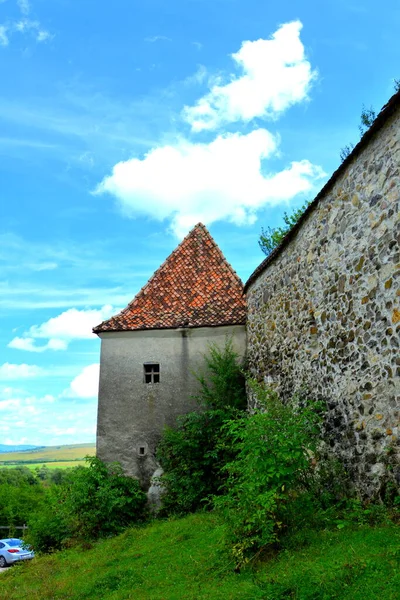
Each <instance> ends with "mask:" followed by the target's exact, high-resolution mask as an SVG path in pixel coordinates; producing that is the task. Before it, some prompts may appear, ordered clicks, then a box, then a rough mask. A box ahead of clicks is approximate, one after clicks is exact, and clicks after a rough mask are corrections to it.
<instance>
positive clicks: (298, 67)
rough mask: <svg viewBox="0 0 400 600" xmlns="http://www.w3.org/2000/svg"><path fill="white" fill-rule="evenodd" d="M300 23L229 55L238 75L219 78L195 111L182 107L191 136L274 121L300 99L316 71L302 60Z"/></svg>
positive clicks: (305, 92)
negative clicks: (235, 125)
mask: <svg viewBox="0 0 400 600" xmlns="http://www.w3.org/2000/svg"><path fill="white" fill-rule="evenodd" d="M301 29H302V24H301V22H300V21H293V22H291V23H285V24H284V25H282V26H281V27H279V29H278V30H277V31H276V32H275V33H274V34H273V35H272V36H271V38H270V39H269V40H265V39H259V40H256V41H245V42H243V43H242V46H241V48H240V50H239V51H238V52H236V53H235V54H232V55H231V56H232V59H233V61H234V63H235V67H236V68H237V69H240V70H241V74H240V75H233V74H231V75H230V76H229V77H224V76H219V77H217V78H214V80H212V81H211V89H210V91H209V92H208V93H207V94H206V95H205V96H203V97H202V98H200V100H198V101H197V102H196V104H195V105H194V106H185V108H184V110H183V117H184V119H185V120H186V121H187V122H188V123H189V124H190V125H191V128H192V131H194V132H199V131H203V130H214V129H217V128H218V127H220V126H221V125H225V124H227V123H233V122H237V121H245V122H247V121H250V120H251V119H254V118H255V117H261V118H276V117H278V116H279V115H280V114H281V113H282V112H283V111H285V110H286V109H287V108H289V107H290V106H292V105H293V104H295V103H297V102H300V101H302V100H305V99H306V98H307V94H308V91H309V89H310V85H311V82H312V81H313V79H314V78H315V77H316V72H315V71H314V70H313V69H312V68H311V64H310V63H309V61H308V60H307V59H306V57H305V51H304V46H303V44H302V42H301V40H300V31H301Z"/></svg>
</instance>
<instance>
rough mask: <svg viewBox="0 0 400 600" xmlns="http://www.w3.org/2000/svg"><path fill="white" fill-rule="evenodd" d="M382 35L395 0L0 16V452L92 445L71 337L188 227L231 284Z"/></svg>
mask: <svg viewBox="0 0 400 600" xmlns="http://www.w3.org/2000/svg"><path fill="white" fill-rule="evenodd" d="M399 30H400V5H399V4H398V2H397V0H388V1H387V2H385V3H384V5H382V9H378V8H377V4H376V2H372V0H362V1H361V0H354V1H353V0H334V1H330V0H326V1H325V2H320V1H317V0H297V1H294V0H292V1H291V0H287V1H286V2H285V3H277V2H268V1H266V0H264V1H261V0H257V1H256V0H246V1H244V0H169V1H168V2H165V0H146V1H145V2H138V1H137V0H114V2H112V3H109V2H103V1H101V0H96V1H95V0H81V1H80V2H77V1H76V0H0V72H1V80H0V202H1V217H2V218H1V222H0V414H1V419H0V443H10V444H11V443H31V444H45V445H51V444H63V443H77V442H90V441H94V439H95V425H96V409H97V398H96V394H97V391H96V386H97V378H98V363H99V351H100V342H99V340H98V339H97V338H96V337H95V336H93V335H92V334H91V327H92V326H94V325H96V324H98V322H100V321H101V320H103V318H107V317H108V316H110V315H111V314H112V313H114V312H115V311H116V310H118V309H120V308H122V307H123V306H125V305H126V304H127V302H128V301H129V300H130V299H131V298H132V297H133V296H134V295H135V294H136V293H137V291H138V290H139V289H140V287H141V286H142V285H144V284H145V282H146V281H147V279H148V278H149V277H150V276H151V274H152V273H153V272H154V270H155V269H156V268H157V267H158V266H159V265H160V263H161V262H162V261H163V260H164V259H165V258H166V256H167V255H168V254H169V253H170V252H171V251H172V250H173V249H174V247H175V246H176V245H177V243H178V242H179V240H180V239H181V238H182V236H183V235H184V234H185V233H187V231H188V230H189V229H190V227H191V226H192V225H194V224H195V223H196V222H197V221H199V220H201V221H203V222H204V223H205V224H206V225H207V226H208V227H209V229H210V231H211V233H212V235H213V236H214V238H215V240H216V241H217V243H218V244H219V245H220V247H221V249H222V250H223V252H224V254H225V255H226V257H227V259H228V260H229V261H230V262H231V264H232V266H233V267H234V268H235V269H236V271H237V272H238V273H239V275H240V276H241V277H242V279H243V280H246V278H247V277H248V276H249V275H250V273H251V272H252V271H253V270H254V268H255V267H256V266H257V265H258V264H259V262H260V261H261V260H262V258H263V255H262V254H261V252H260V250H259V248H258V244H257V239H258V236H259V233H260V230H261V227H262V226H264V227H265V226H268V225H270V226H275V225H278V224H279V223H280V219H281V217H282V214H283V212H284V211H285V210H287V209H288V208H290V207H298V206H299V205H301V204H302V203H303V202H304V200H305V199H310V198H312V197H313V196H314V195H315V194H316V192H317V191H318V190H319V189H320V188H321V186H322V185H323V184H324V182H325V181H326V180H327V178H328V177H329V175H330V174H331V173H332V172H333V171H334V170H335V169H336V168H337V166H338V165H339V162H340V159H339V154H340V149H341V147H343V146H344V145H345V144H348V143H350V142H356V141H357V140H358V138H359V133H358V123H359V116H360V112H361V108H362V105H363V103H364V104H366V105H367V106H370V105H372V106H373V107H374V108H375V109H379V108H380V107H381V106H382V105H383V104H384V103H385V102H386V101H387V99H388V98H389V97H390V96H391V95H392V93H393V79H394V78H400V71H399V64H400V44H399V42H398V39H399V38H398V32H399Z"/></svg>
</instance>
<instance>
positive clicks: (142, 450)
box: [139, 446, 146, 456]
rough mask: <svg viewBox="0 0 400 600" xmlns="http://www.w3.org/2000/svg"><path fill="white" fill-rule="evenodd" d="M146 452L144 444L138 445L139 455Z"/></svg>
mask: <svg viewBox="0 0 400 600" xmlns="http://www.w3.org/2000/svg"><path fill="white" fill-rule="evenodd" d="M145 453H146V448H145V447H144V446H139V454H140V456H144V455H145Z"/></svg>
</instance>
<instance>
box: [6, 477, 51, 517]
mask: <svg viewBox="0 0 400 600" xmlns="http://www.w3.org/2000/svg"><path fill="white" fill-rule="evenodd" d="M43 497H44V490H43V489H42V487H41V486H40V485H39V482H38V481H37V479H36V478H35V476H34V475H33V474H32V473H31V471H30V470H29V469H27V468H25V467H17V468H16V469H6V468H5V469H0V525H2V526H12V525H18V526H21V525H24V524H25V523H26V522H27V520H28V518H29V516H30V514H31V513H32V511H34V510H36V509H37V507H38V506H39V505H40V504H41V503H42V500H43Z"/></svg>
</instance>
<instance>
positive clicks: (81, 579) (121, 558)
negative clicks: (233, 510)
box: [0, 513, 400, 600]
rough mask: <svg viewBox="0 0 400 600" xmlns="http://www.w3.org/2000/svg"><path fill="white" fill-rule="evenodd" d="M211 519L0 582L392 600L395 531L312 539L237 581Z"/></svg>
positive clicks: (173, 599)
mask: <svg viewBox="0 0 400 600" xmlns="http://www.w3.org/2000/svg"><path fill="white" fill-rule="evenodd" d="M223 536H224V525H223V524H222V523H221V521H220V520H219V519H218V518H217V516H216V515H215V514H200V513H198V514H195V515H190V516H189V517H185V518H182V519H177V520H172V521H164V522H163V521H158V522H154V523H151V524H150V525H147V526H146V527H142V528H133V529H129V530H127V531H126V532H125V533H123V534H122V535H120V536H118V537H115V538H112V539H109V540H103V541H101V542H99V543H97V544H95V545H94V546H93V548H91V549H87V550H83V549H71V550H65V551H63V552H59V553H56V554H53V555H51V556H45V557H40V558H36V559H35V560H34V561H32V563H30V564H24V565H18V566H17V567H15V568H13V569H10V570H9V571H7V572H6V573H4V574H2V575H1V578H0V596H1V597H4V598H18V599H19V600H25V599H26V600H28V598H29V600H50V599H51V600H61V599H68V600H100V599H101V598H106V599H107V600H128V599H132V600H133V599H134V600H210V599H211V600H219V599H221V600H222V599H223V600H236V599H237V600H239V599H247V600H258V599H263V600H278V599H279V600H284V599H290V598H293V599H297V600H331V599H336V598H338V599H343V600H345V599H346V600H350V599H351V600H361V599H362V600H372V599H377V598H378V599H379V600H396V599H398V598H399V590H400V575H399V573H400V570H399V567H400V532H399V530H398V529H396V527H395V526H394V525H385V526H380V527H367V526H363V527H361V528H357V529H342V530H340V531H333V532H332V531H323V532H319V533H316V532H309V533H308V534H307V535H303V537H302V540H301V547H295V548H290V549H286V550H283V551H281V552H280V553H279V554H278V555H276V556H272V558H271V557H270V558H269V559H267V558H264V560H261V561H259V563H258V564H257V565H254V566H253V568H246V569H245V570H243V571H242V572H241V573H235V572H234V569H233V564H232V563H231V562H230V560H229V557H228V555H227V554H226V553H225V551H224V550H223V545H222V541H223Z"/></svg>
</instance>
